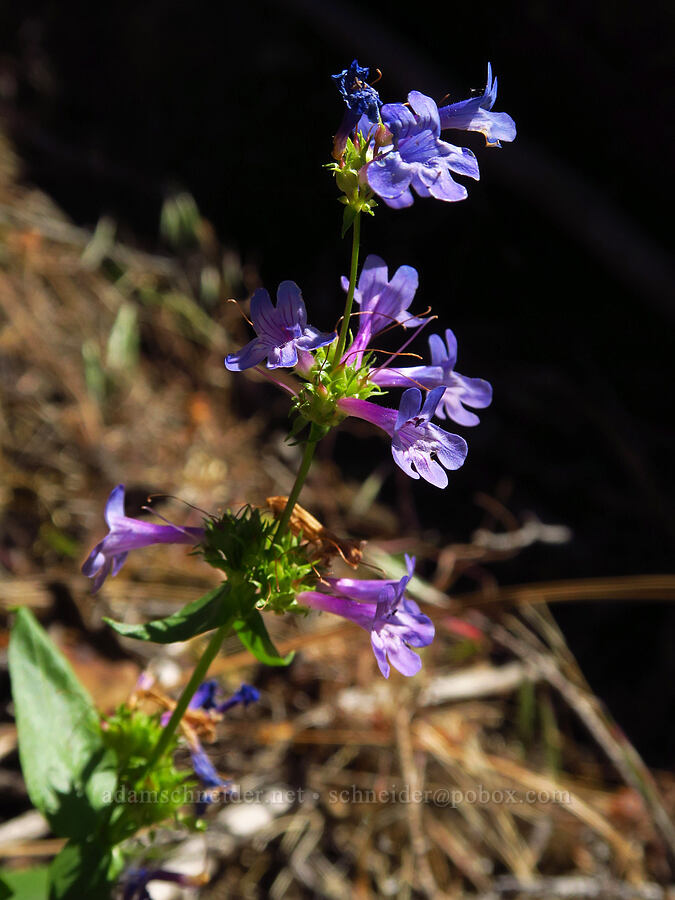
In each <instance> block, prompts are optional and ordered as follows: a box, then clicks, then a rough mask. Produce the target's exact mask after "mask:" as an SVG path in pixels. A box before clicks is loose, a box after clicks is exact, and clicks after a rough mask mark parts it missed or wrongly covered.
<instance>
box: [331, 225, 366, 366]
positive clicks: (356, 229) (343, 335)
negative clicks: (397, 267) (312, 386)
mask: <svg viewBox="0 0 675 900" xmlns="http://www.w3.org/2000/svg"><path fill="white" fill-rule="evenodd" d="M360 241H361V213H360V212H357V213H356V216H355V218H354V225H353V231H352V264H351V269H350V271H349V289H348V290H347V301H346V303H345V311H344V315H343V317H342V327H341V328H340V337H339V338H338V342H337V347H336V349H335V356H334V358H333V366H334V368H337V367H338V366H339V365H340V360H341V359H342V355H343V354H344V352H345V347H346V345H347V335H348V334H349V317H350V316H351V314H352V304H353V302H354V291H355V290H356V275H357V272H358V269H359V244H360Z"/></svg>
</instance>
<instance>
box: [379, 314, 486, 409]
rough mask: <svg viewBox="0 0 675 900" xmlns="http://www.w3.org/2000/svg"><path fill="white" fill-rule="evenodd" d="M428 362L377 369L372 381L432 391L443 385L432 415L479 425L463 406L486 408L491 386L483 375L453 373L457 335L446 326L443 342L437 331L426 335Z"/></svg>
mask: <svg viewBox="0 0 675 900" xmlns="http://www.w3.org/2000/svg"><path fill="white" fill-rule="evenodd" d="M429 350H430V353H431V363H430V365H428V366H408V367H406V368H396V369H390V368H383V369H377V370H376V371H375V372H373V374H372V375H371V376H370V379H371V381H373V382H374V383H375V384H377V385H379V386H380V387H403V388H406V387H410V386H411V385H413V384H417V385H420V386H421V387H424V388H427V389H428V390H432V389H433V388H437V387H442V388H444V391H443V394H442V396H441V399H440V401H439V404H438V406H437V407H436V412H435V415H436V416H437V417H438V418H439V419H445V418H446V416H447V417H448V418H449V419H452V420H453V421H454V422H457V423H458V424H459V425H478V423H479V422H480V419H479V418H478V416H477V415H476V414H475V413H472V412H471V411H470V410H468V409H465V406H471V407H473V408H474V409H485V408H486V407H487V406H489V405H490V403H491V402H492V387H491V385H490V384H489V382H487V381H484V380H483V379H482V378H467V376H466V375H460V374H459V372H455V371H454V368H455V363H456V362H457V338H456V337H455V335H454V334H453V332H452V331H451V330H450V329H449V328H447V329H446V331H445V343H443V339H442V338H441V336H440V335H438V334H432V335H431V336H430V338H429Z"/></svg>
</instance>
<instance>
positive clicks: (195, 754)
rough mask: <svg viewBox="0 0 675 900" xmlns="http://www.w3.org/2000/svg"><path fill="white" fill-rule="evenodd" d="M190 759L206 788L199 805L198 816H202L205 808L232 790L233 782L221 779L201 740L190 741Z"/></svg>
mask: <svg viewBox="0 0 675 900" xmlns="http://www.w3.org/2000/svg"><path fill="white" fill-rule="evenodd" d="M190 758H191V759H192V768H193V769H194V771H195V775H196V776H197V778H198V779H199V780H200V781H201V783H202V786H203V787H204V788H206V790H205V791H204V792H203V794H202V797H201V799H200V801H199V802H198V804H197V811H198V814H199V815H201V813H202V812H203V811H204V808H205V806H207V805H208V804H209V803H213V801H214V800H216V799H217V798H218V797H220V796H222V795H223V794H226V793H227V792H228V791H229V790H230V786H231V782H230V781H227V780H226V779H224V778H221V777H220V775H219V774H218V772H217V771H216V768H215V766H214V765H213V763H212V762H211V760H210V759H209V758H208V756H207V755H206V751H205V750H204V748H203V747H202V745H201V743H200V742H199V739H198V738H196V737H194V736H192V737H191V739H190Z"/></svg>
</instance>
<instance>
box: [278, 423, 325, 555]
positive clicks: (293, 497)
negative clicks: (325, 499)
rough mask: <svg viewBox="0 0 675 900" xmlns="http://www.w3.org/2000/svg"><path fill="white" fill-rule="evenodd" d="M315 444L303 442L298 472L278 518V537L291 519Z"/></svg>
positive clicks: (313, 442)
mask: <svg viewBox="0 0 675 900" xmlns="http://www.w3.org/2000/svg"><path fill="white" fill-rule="evenodd" d="M316 445H317V441H315V440H308V441H307V443H306V444H305V452H304V453H303V455H302V462H301V463H300V468H299V469H298V474H297V475H296V476H295V483H294V484H293V489H292V490H291V493H290V494H289V496H288V500H287V501H286V506H285V507H284V511H283V513H282V514H281V518H280V519H279V524H278V525H277V530H276V532H275V537H280V536H281V535H282V534H283V533H284V531H285V530H286V528H287V527H288V523H289V522H290V521H291V513H292V512H293V507H294V506H295V504H296V501H297V499H298V497H299V496H300V491H301V490H302V486H303V484H304V483H305V479H306V478H307V474H308V473H309V467H310V466H311V465H312V459H313V458H314V451H315V450H316Z"/></svg>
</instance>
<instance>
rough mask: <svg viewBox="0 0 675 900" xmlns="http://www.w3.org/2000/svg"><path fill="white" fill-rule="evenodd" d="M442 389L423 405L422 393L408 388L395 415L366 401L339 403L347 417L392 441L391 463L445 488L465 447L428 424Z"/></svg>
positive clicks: (461, 441) (457, 438)
mask: <svg viewBox="0 0 675 900" xmlns="http://www.w3.org/2000/svg"><path fill="white" fill-rule="evenodd" d="M443 393H444V388H442V387H438V388H434V390H433V391H430V392H429V394H428V395H427V398H426V400H425V401H424V405H422V392H421V391H419V390H418V389H417V388H409V389H408V390H407V391H405V392H404V393H403V396H402V397H401V404H400V406H399V409H398V411H397V410H395V409H387V408H386V407H383V406H377V404H375V403H371V402H370V401H368V400H359V399H358V398H355V397H347V398H345V399H344V400H340V401H339V402H338V406H339V407H340V409H341V410H342V411H343V412H345V413H347V415H350V416H356V417H357V418H359V419H365V421H366V422H372V424H373V425H377V426H378V428H381V429H382V430H383V431H386V433H387V434H388V435H389V436H390V437H391V439H392V441H391V453H392V456H393V457H394V462H395V463H396V465H397V466H399V467H400V468H401V469H403V471H404V472H405V473H406V475H409V476H410V477H411V478H420V477H422V478H424V480H425V481H428V482H429V484H433V485H435V486H436V487H439V488H444V487H447V484H448V476H447V474H446V473H445V471H444V469H443V466H444V467H445V468H446V469H450V470H454V469H459V467H460V466H461V465H462V464H463V463H464V460H465V459H466V454H467V446H466V441H465V440H464V438H462V437H460V436H459V435H458V434H451V433H450V432H447V431H444V430H443V429H442V428H440V427H439V426H438V425H434V424H432V423H431V422H430V419H431V417H432V416H433V415H434V413H435V411H436V407H437V406H438V404H439V403H440V401H441V397H442V396H443Z"/></svg>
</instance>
